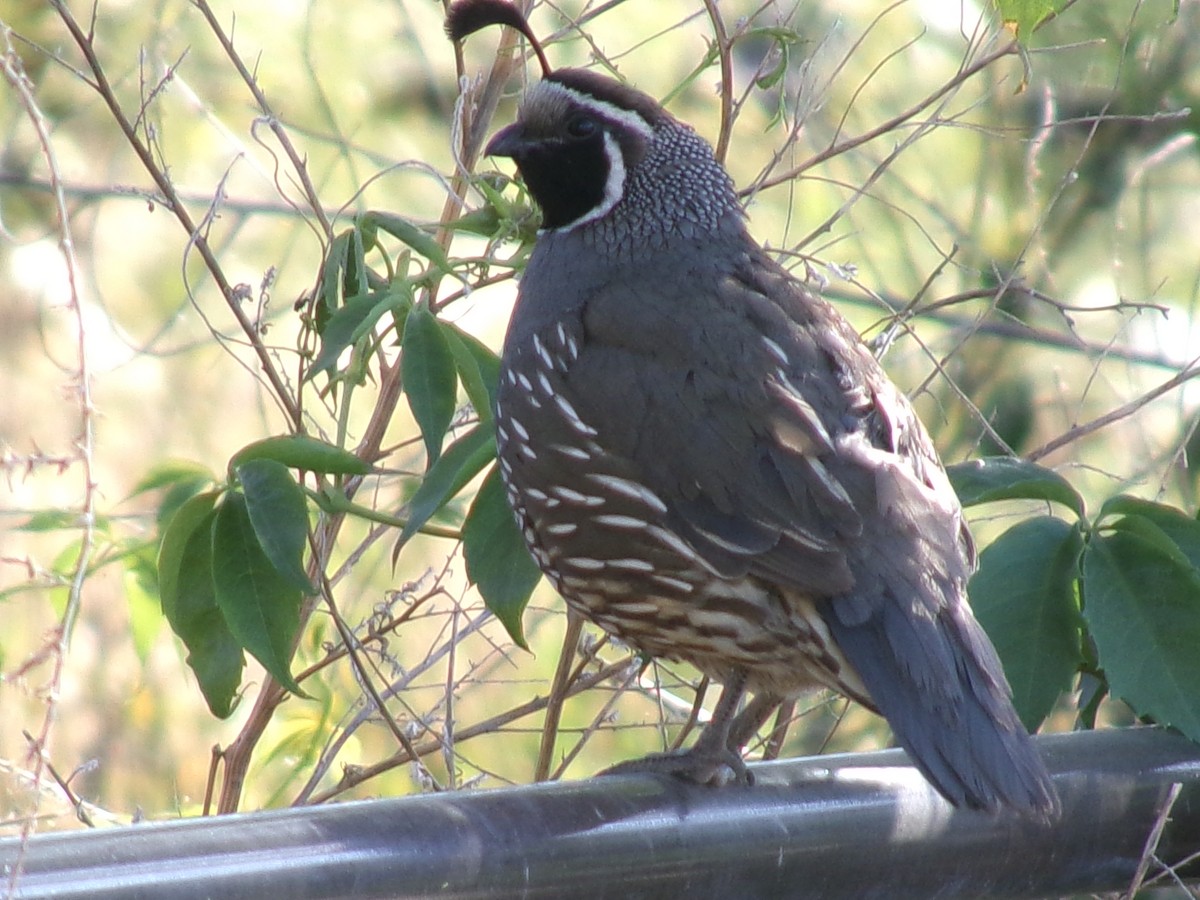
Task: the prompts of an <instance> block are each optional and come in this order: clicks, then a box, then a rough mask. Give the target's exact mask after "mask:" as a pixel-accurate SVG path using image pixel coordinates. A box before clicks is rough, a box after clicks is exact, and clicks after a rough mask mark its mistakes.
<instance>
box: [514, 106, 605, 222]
mask: <svg viewBox="0 0 1200 900" xmlns="http://www.w3.org/2000/svg"><path fill="white" fill-rule="evenodd" d="M513 159H514V160H515V161H516V163H517V168H518V169H519V170H520V172H521V177H522V178H523V179H524V180H525V184H526V186H527V187H528V188H529V193H530V194H532V195H533V199H534V200H536V201H537V203H538V206H540V207H541V208H542V227H543V228H562V227H564V226H566V225H570V224H571V223H572V222H575V221H577V220H579V219H581V218H583V217H584V216H586V215H587V214H588V213H590V212H591V211H592V210H594V209H596V208H597V207H599V206H600V204H601V203H602V202H603V201H604V197H605V188H606V186H607V185H608V177H609V175H610V173H611V171H612V163H611V161H610V160H609V158H608V151H607V149H606V147H605V141H604V123H603V122H602V121H601V120H600V119H598V118H597V117H596V116H594V115H590V114H588V113H587V112H586V111H584V112H580V113H577V114H574V115H573V116H572V118H570V119H568V120H567V122H566V123H565V127H564V129H563V134H562V136H556V137H552V138H546V139H542V140H537V141H527V142H525V143H524V144H523V145H522V146H521V147H520V148H519V149H517V150H516V151H515V152H514V154H513Z"/></svg>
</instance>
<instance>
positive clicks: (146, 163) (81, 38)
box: [50, 0, 302, 430]
mask: <svg viewBox="0 0 1200 900" xmlns="http://www.w3.org/2000/svg"><path fill="white" fill-rule="evenodd" d="M50 3H51V5H52V6H53V7H54V9H55V11H57V12H58V15H59V18H60V19H62V21H63V24H64V25H66V26H67V30H68V31H69V32H70V33H71V38H72V40H74V42H75V45H76V46H77V47H78V48H79V52H80V53H82V54H83V58H84V60H85V62H86V63H87V66H88V69H89V70H90V71H91V73H92V78H93V79H94V81H91V82H89V84H90V85H91V87H92V88H93V89H94V90H95V91H96V93H97V94H99V95H100V98H101V99H102V100H103V101H104V104H105V105H106V106H107V107H108V111H109V113H110V114H111V115H112V117H113V120H114V121H115V122H116V123H117V127H119V128H120V129H121V133H122V134H123V135H124V136H125V140H126V141H127V142H128V143H129V146H130V147H131V148H132V149H133V151H134V153H136V154H137V157H138V159H139V160H140V161H141V163H142V166H143V168H145V170H146V172H147V174H148V175H149V176H150V178H151V179H152V180H153V181H154V184H155V186H156V187H157V188H158V190H159V192H160V193H161V194H162V196H163V198H164V200H165V205H166V206H167V208H169V209H170V210H171V212H172V214H173V215H174V216H175V218H176V219H177V220H178V221H179V224H180V225H181V226H182V227H183V230H184V231H185V232H186V233H187V235H188V238H189V240H190V241H191V243H192V244H193V245H194V246H195V248H196V252H197V253H199V254H200V258H201V259H202V260H203V261H204V265H205V268H207V269H208V273H209V275H210V276H211V277H212V279H213V281H214V282H215V283H216V285H217V288H218V290H220V292H221V296H222V297H224V298H225V305H226V306H228V307H229V311H230V312H231V313H232V314H233V317H234V318H235V319H236V320H237V323H238V327H239V328H241V330H242V333H243V334H244V335H246V337H247V339H248V340H249V343H250V346H251V347H252V348H253V350H254V353H255V355H256V356H257V357H258V360H259V363H260V365H261V366H262V369H263V374H264V375H266V377H267V380H268V381H270V383H271V387H272V389H273V392H274V397H275V401H276V402H277V403H279V405H280V406H281V407H282V408H283V410H284V412H285V413H286V415H287V417H288V421H289V424H290V425H291V426H292V427H293V428H294V429H296V430H300V428H301V426H302V420H301V413H300V407H299V405H298V404H297V402H296V400H295V399H294V398H293V397H292V392H291V391H290V390H289V388H288V386H287V383H286V382H285V381H284V380H283V378H282V376H281V375H280V374H279V372H278V370H277V369H276V367H275V361H274V360H273V359H272V358H271V355H270V353H269V351H268V350H267V348H266V347H265V346H264V345H263V343H262V340H261V339H260V337H259V335H258V332H257V329H256V328H255V326H254V322H253V321H251V320H250V317H249V316H247V315H246V312H245V311H244V310H243V309H242V305H241V296H242V292H241V291H240V290H239V289H238V288H237V287H235V286H234V285H231V284H230V283H229V281H228V279H226V277H225V272H224V270H223V269H222V268H221V264H220V262H219V261H218V260H217V257H216V254H215V253H214V252H213V250H212V248H211V246H210V245H209V243H208V240H207V239H206V238H205V236H204V235H203V234H201V232H200V229H199V228H198V226H197V224H196V223H195V221H193V219H192V217H191V215H190V214H189V213H188V211H187V208H186V207H185V206H184V204H183V202H182V201H181V200H180V198H179V195H178V194H177V193H176V191H175V186H174V184H172V182H171V179H170V178H169V177H168V176H167V173H166V172H165V171H164V170H163V169H162V168H161V167H160V166H159V165H158V163H157V162H156V161H155V159H154V154H153V153H152V152H151V149H150V148H149V147H148V146H147V145H146V144H145V143H144V142H143V141H142V139H141V138H140V137H139V136H138V134H137V131H136V130H135V129H134V127H133V123H132V122H130V120H129V117H128V116H126V115H125V110H124V108H123V107H122V106H121V102H120V100H118V99H117V95H116V93H115V91H114V90H113V88H112V85H111V84H110V83H109V81H108V76H107V75H106V74H105V70H104V65H103V64H102V63H101V62H100V59H99V57H98V56H97V55H96V49H95V46H94V44H93V42H92V38H91V36H90V35H89V34H87V33H85V32H84V31H83V29H82V28H81V27H80V26H79V23H78V22H77V21H76V20H75V16H74V15H73V14H72V13H71V11H70V9H68V8H67V6H66V4H65V3H64V2H63V0H50Z"/></svg>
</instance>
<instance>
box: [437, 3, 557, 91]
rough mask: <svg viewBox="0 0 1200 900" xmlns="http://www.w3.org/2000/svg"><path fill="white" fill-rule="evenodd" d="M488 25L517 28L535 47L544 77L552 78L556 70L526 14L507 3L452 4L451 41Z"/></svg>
mask: <svg viewBox="0 0 1200 900" xmlns="http://www.w3.org/2000/svg"><path fill="white" fill-rule="evenodd" d="M489 25H507V26H508V27H509V28H515V29H516V30H517V31H519V32H520V33H521V34H523V35H524V36H525V38H526V39H527V40H528V41H529V45H530V46H531V47H533V52H534V53H536V54H537V58H538V62H539V63H541V66H542V74H543V75H549V74H550V73H551V72H552V71H554V70H553V68H551V66H550V61H549V60H548V59H546V54H545V53H544V52H543V51H542V45H541V42H540V41H538V39H537V38H536V37H535V36H534V34H533V29H532V28H530V27H529V22H528V21H526V19H525V16H524V14H522V12H521V11H520V10H519V9H517V7H516V6H514V5H513V4H511V3H508V2H506V0H458V2H457V3H453V4H451V6H450V11H449V12H448V13H446V34H447V35H449V37H450V40H452V41H456V42H457V41H461V40H462V39H463V38H465V37H466V36H467V35H468V34H474V33H475V32H476V31H479V30H480V29H481V28H487V27H488V26H489Z"/></svg>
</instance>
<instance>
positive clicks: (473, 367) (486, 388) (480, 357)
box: [443, 325, 500, 422]
mask: <svg viewBox="0 0 1200 900" xmlns="http://www.w3.org/2000/svg"><path fill="white" fill-rule="evenodd" d="M443 334H445V336H446V341H447V342H448V344H449V345H450V352H451V353H453V354H454V365H455V368H457V369H458V377H459V378H460V379H461V380H462V384H463V390H465V391H466V392H467V399H469V400H470V401H471V406H473V407H474V408H475V412H476V413H477V414H478V416H479V418H480V421H483V422H490V421H491V420H492V410H493V409H494V408H495V405H496V383H497V382H498V381H499V379H500V357H499V356H497V355H496V354H495V353H493V352H492V350H491V348H489V347H488V346H487V345H486V344H484V343H483V342H482V341H480V340H479V339H478V338H474V337H472V336H471V335H469V334H467V333H465V332H463V331H459V330H458V328H456V327H455V326H453V325H447V326H446V327H445V328H444V329H443Z"/></svg>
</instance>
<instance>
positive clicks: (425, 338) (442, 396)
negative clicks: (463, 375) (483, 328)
mask: <svg viewBox="0 0 1200 900" xmlns="http://www.w3.org/2000/svg"><path fill="white" fill-rule="evenodd" d="M400 375H401V377H402V378H403V380H404V394H405V396H406V397H407V398H408V407H409V409H411V410H412V414H413V418H414V419H416V420H417V425H418V426H419V427H420V429H421V437H422V438H423V439H424V440H425V452H426V456H427V459H428V463H427V465H432V464H433V463H434V462H435V461H436V460H437V458H438V454H440V453H441V452H442V441H443V440H445V437H446V429H447V428H449V427H450V420H451V419H452V418H453V417H454V401H455V398H456V393H457V390H458V374H457V371H456V370H455V367H454V354H453V353H451V352H450V344H449V342H448V341H447V340H446V335H445V334H444V333H443V331H442V324H441V322H439V321H438V320H437V316H435V315H434V314H433V313H432V312H431V311H430V309H429V307H428V306H425V305H424V304H420V305H418V306H414V307H413V310H412V312H410V313H409V314H408V320H407V321H406V322H405V323H404V344H403V347H402V349H401V357H400Z"/></svg>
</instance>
